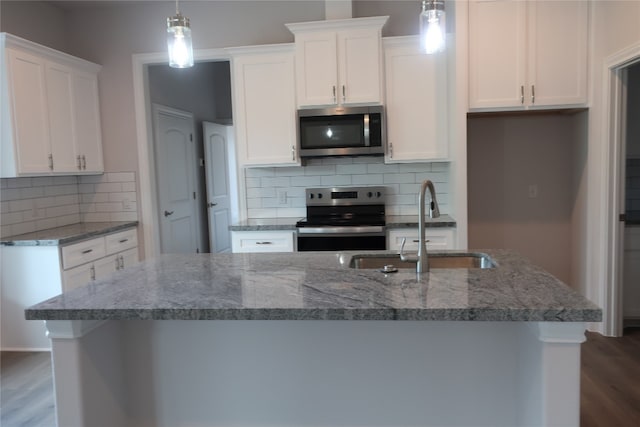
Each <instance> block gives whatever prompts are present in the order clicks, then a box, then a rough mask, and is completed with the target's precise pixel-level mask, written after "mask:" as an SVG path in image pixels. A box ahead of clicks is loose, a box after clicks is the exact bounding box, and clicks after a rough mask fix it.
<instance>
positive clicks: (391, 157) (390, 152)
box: [389, 142, 393, 159]
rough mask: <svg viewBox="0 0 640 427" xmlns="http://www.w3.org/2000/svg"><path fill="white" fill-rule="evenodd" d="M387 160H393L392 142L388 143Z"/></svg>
mask: <svg viewBox="0 0 640 427" xmlns="http://www.w3.org/2000/svg"><path fill="white" fill-rule="evenodd" d="M389 158H390V159H393V142H390V143H389Z"/></svg>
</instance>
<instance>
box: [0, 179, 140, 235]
mask: <svg viewBox="0 0 640 427" xmlns="http://www.w3.org/2000/svg"><path fill="white" fill-rule="evenodd" d="M0 208H1V210H0V237H6V236H13V235H16V234H22V233H30V232H33V231H39V230H44V229H47V228H53V227H61V226H64V225H69V224H75V223H78V222H101V221H135V220H137V219H138V207H137V198H136V181H135V173H133V172H117V173H114V172H111V173H105V174H103V175H90V176H52V177H34V178H2V179H0Z"/></svg>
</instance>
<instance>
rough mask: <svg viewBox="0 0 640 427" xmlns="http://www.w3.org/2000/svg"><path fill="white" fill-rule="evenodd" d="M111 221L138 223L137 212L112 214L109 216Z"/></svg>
mask: <svg viewBox="0 0 640 427" xmlns="http://www.w3.org/2000/svg"><path fill="white" fill-rule="evenodd" d="M109 220H110V221H137V220H138V213H137V212H112V213H110V214H109Z"/></svg>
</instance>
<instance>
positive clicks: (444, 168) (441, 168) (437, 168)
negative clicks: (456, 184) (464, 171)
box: [431, 162, 451, 172]
mask: <svg viewBox="0 0 640 427" xmlns="http://www.w3.org/2000/svg"><path fill="white" fill-rule="evenodd" d="M450 165H451V163H449V162H436V163H432V164H431V171H432V172H449V168H450Z"/></svg>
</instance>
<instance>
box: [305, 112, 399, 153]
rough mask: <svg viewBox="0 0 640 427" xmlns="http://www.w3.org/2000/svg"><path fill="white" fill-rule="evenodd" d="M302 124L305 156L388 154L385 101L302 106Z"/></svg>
mask: <svg viewBox="0 0 640 427" xmlns="http://www.w3.org/2000/svg"><path fill="white" fill-rule="evenodd" d="M298 126H299V129H298V130H299V132H298V135H299V138H300V157H301V158H302V159H306V158H310V157H328V156H362V155H383V154H384V146H385V143H386V131H385V125H384V108H383V107H382V106H381V105H377V106H369V107H337V108H323V109H312V110H299V111H298Z"/></svg>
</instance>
